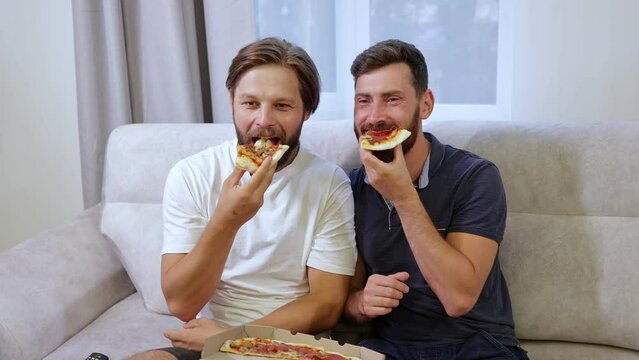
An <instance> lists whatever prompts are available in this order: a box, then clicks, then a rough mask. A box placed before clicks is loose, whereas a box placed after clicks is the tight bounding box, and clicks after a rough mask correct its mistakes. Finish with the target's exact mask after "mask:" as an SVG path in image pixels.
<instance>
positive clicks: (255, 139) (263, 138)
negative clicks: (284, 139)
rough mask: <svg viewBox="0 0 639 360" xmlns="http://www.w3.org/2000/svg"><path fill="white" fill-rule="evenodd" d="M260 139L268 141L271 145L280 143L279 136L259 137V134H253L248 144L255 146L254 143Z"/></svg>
mask: <svg viewBox="0 0 639 360" xmlns="http://www.w3.org/2000/svg"><path fill="white" fill-rule="evenodd" d="M260 139H262V141H267V140H268V141H270V142H271V144H273V145H279V144H280V138H279V137H275V136H274V137H259V136H255V137H252V138H251V143H250V144H249V145H251V146H255V143H256V142H257V141H258V140H260Z"/></svg>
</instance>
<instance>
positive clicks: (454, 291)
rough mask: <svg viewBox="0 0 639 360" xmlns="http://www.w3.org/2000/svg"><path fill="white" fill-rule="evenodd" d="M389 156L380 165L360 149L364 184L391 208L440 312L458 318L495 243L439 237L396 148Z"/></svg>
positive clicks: (472, 298)
mask: <svg viewBox="0 0 639 360" xmlns="http://www.w3.org/2000/svg"><path fill="white" fill-rule="evenodd" d="M394 154H395V158H394V160H393V161H392V162H391V163H384V162H382V161H380V160H378V159H377V158H376V157H375V156H374V155H372V153H370V152H369V151H365V150H360V157H361V159H362V163H363V164H364V166H365V167H366V174H367V177H368V181H369V183H370V184H371V185H372V186H373V187H374V188H375V189H376V190H377V191H378V192H379V193H380V194H382V196H384V197H385V198H386V199H388V200H390V201H391V202H392V203H393V205H394V206H395V209H396V210H397V213H398V215H399V217H400V219H401V223H402V227H403V228H404V233H405V234H406V238H407V240H408V243H409V245H410V247H411V250H412V252H413V255H414V256H415V259H416V261H417V265H418V266H419V269H420V272H421V273H422V275H423V276H424V278H425V279H426V281H427V282H428V284H429V285H430V287H431V288H432V289H433V291H434V292H435V294H436V295H437V297H438V298H439V300H440V301H441V302H442V304H443V305H444V308H445V309H446V313H447V314H448V315H449V316H453V317H458V316H462V315H464V314H466V313H467V312H468V311H470V309H472V307H473V306H474V305H475V303H476V302H477V299H478V298H479V294H480V293H481V290H482V288H483V286H484V283H485V282H486V279H487V277H488V274H489V273H490V269H491V268H492V265H493V262H494V261H495V257H496V255H497V247H498V246H497V243H496V242H495V241H494V240H491V239H488V238H484V237H481V236H476V235H472V234H467V233H449V234H448V236H447V238H446V239H444V238H443V237H442V236H441V235H440V234H439V232H438V231H437V229H436V228H435V226H434V225H433V223H432V220H431V219H430V217H429V215H428V213H427V212H426V209H425V208H424V205H423V204H422V202H421V200H420V198H419V196H418V194H417V191H416V190H415V188H414V187H413V186H412V179H411V178H410V175H409V174H408V170H407V168H406V163H405V161H404V156H403V153H402V150H401V146H398V147H396V148H395V151H394Z"/></svg>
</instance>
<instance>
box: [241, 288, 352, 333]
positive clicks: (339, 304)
mask: <svg viewBox="0 0 639 360" xmlns="http://www.w3.org/2000/svg"><path fill="white" fill-rule="evenodd" d="M343 309H344V302H343V301H341V300H338V301H336V300H335V299H334V298H333V299H331V297H330V296H327V295H322V296H319V295H315V294H308V295H304V296H302V297H300V298H298V299H296V300H293V301H292V302H290V303H288V304H286V305H284V306H282V307H280V308H278V309H276V310H275V311H273V312H272V313H270V314H268V315H266V316H264V317H263V318H261V319H258V320H255V321H253V322H251V324H255V325H268V326H273V327H278V328H282V329H288V330H291V331H295V332H303V333H307V334H317V333H320V332H322V331H325V330H328V329H331V328H333V327H334V326H335V325H337V323H338V322H339V319H340V318H341V314H342V310H343Z"/></svg>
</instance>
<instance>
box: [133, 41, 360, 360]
mask: <svg viewBox="0 0 639 360" xmlns="http://www.w3.org/2000/svg"><path fill="white" fill-rule="evenodd" d="M226 86H227V88H228V90H229V93H230V97H231V102H232V106H233V121H234V123H235V129H236V133H237V140H233V141H229V142H225V143H223V144H220V145H218V146H214V147H210V148H208V149H206V150H204V151H202V152H200V153H198V154H195V155H192V156H190V157H188V158H186V159H184V160H182V161H180V162H178V163H177V164H176V165H175V166H174V167H173V169H172V170H171V172H170V173H169V176H168V178H167V182H166V187H165V192H164V246H163V249H162V253H163V255H162V290H163V292H164V295H165V297H166V299H167V303H168V306H169V309H170V310H171V312H172V313H173V314H174V315H175V316H177V317H178V318H180V319H181V320H183V321H185V324H184V329H181V330H172V331H167V332H166V333H165V336H166V337H167V338H169V340H171V342H172V344H173V347H170V348H166V349H158V350H151V351H148V352H145V353H142V354H138V355H136V356H135V357H134V358H135V359H199V358H200V353H199V351H201V350H202V346H203V342H204V339H205V338H206V337H208V336H211V335H214V334H216V333H218V332H220V331H224V330H225V329H227V328H228V327H233V326H238V325H242V324H247V323H252V324H259V325H270V326H275V327H279V328H284V329H290V330H293V331H299V332H305V333H318V332H321V331H324V330H327V329H330V328H331V327H333V326H335V324H337V322H338V321H339V319H340V316H341V313H342V309H343V307H344V303H345V301H346V298H347V295H348V289H349V284H350V279H351V276H352V275H353V273H354V270H355V260H356V250H355V241H354V238H355V235H354V225H353V218H354V217H353V197H352V192H351V187H350V183H349V180H348V177H347V176H346V174H345V173H344V172H343V171H342V170H341V169H340V168H339V167H338V166H337V165H335V164H332V163H329V162H328V161H326V160H323V159H321V158H319V157H317V156H316V155H314V154H312V153H311V152H309V151H308V150H306V149H304V148H303V147H301V146H300V143H299V136H300V133H301V130H302V124H303V122H304V121H305V120H307V119H308V117H309V116H310V115H311V114H312V113H313V112H314V111H315V109H316V108H317V105H318V103H319V93H320V82H319V75H318V73H317V69H316V67H315V65H314V63H313V61H312V60H311V59H310V57H309V56H308V54H307V53H306V52H305V51H304V50H303V49H301V48H300V47H297V46H295V45H293V44H291V43H288V42H286V41H284V40H281V39H276V38H268V39H263V40H259V41H256V42H254V43H252V44H249V45H247V46H246V47H244V48H243V49H241V50H240V52H239V53H238V55H237V56H236V57H235V58H234V59H233V62H232V64H231V66H230V68H229V74H228V77H227V81H226ZM261 137H267V138H271V139H272V140H273V141H276V142H279V143H281V144H286V145H289V147H290V148H289V150H288V151H287V152H286V153H285V155H284V156H283V157H282V158H281V159H280V160H279V161H278V162H275V161H273V160H272V159H271V158H270V157H269V158H267V159H266V161H264V163H263V164H262V165H261V166H260V168H259V169H258V170H257V171H256V172H255V173H254V174H253V175H251V174H249V173H247V172H245V171H243V170H239V169H237V168H235V166H234V162H235V159H236V156H237V149H236V145H237V144H238V143H240V144H250V143H252V142H254V141H255V140H256V139H258V138H261ZM198 314H199V316H198ZM196 317H198V318H197V319H196Z"/></svg>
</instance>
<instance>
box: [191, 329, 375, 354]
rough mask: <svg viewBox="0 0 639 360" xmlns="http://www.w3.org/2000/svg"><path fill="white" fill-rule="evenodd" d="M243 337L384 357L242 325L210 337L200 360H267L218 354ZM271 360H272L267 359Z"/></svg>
mask: <svg viewBox="0 0 639 360" xmlns="http://www.w3.org/2000/svg"><path fill="white" fill-rule="evenodd" d="M245 337H259V338H266V339H274V340H280V341H285V342H290V343H296V344H308V345H313V346H320V347H323V348H324V349H325V350H326V351H333V352H337V353H340V354H342V355H345V356H355V357H358V358H360V359H362V360H384V359H385V356H384V355H383V354H380V353H378V352H376V351H373V350H370V349H366V348H363V347H360V346H355V345H351V344H344V345H340V344H339V343H338V342H337V341H335V340H331V339H327V338H320V339H315V337H314V336H313V335H308V334H302V333H297V334H292V333H291V332H290V331H288V330H284V329H277V328H274V327H272V326H258V325H244V326H240V327H237V328H234V329H231V330H228V331H225V332H222V333H219V334H217V335H215V336H211V337H209V338H208V339H206V341H205V342H204V350H203V351H202V360H212V359H214V360H223V359H233V360H257V359H268V358H262V357H258V356H243V355H237V354H230V353H224V352H220V347H221V346H222V344H224V342H225V341H226V340H234V339H239V338H245ZM268 360H272V359H268Z"/></svg>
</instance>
